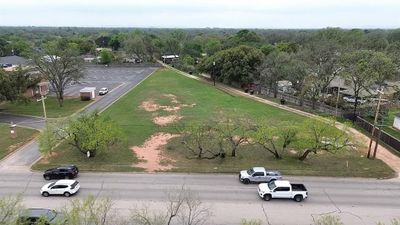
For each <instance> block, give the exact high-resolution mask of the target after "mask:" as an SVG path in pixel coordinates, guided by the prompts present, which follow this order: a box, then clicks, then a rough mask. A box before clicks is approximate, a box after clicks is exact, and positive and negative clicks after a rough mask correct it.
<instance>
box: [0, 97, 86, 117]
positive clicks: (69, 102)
mask: <svg viewBox="0 0 400 225" xmlns="http://www.w3.org/2000/svg"><path fill="white" fill-rule="evenodd" d="M45 102H46V112H47V117H48V118H59V117H65V116H69V115H71V114H73V113H74V112H76V111H78V110H79V109H81V108H83V107H85V106H86V105H87V104H89V103H90V102H91V101H81V100H80V98H68V99H64V105H63V107H60V106H59V105H58V101H57V99H56V98H55V97H51V96H49V97H47V99H46V100H45ZM0 112H7V113H13V114H21V115H31V116H43V106H42V102H37V101H36V99H31V100H30V101H29V102H27V103H22V102H14V103H12V102H7V103H3V104H0Z"/></svg>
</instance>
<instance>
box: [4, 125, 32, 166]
mask: <svg viewBox="0 0 400 225" xmlns="http://www.w3.org/2000/svg"><path fill="white" fill-rule="evenodd" d="M15 131H16V133H17V137H16V138H11V136H10V126H9V124H4V123H0V137H1V138H0V159H2V158H4V157H5V156H6V155H8V154H10V153H11V152H13V151H15V150H16V149H18V148H19V147H21V146H22V145H23V144H25V143H27V142H28V141H30V140H32V139H33V138H35V137H36V136H37V135H38V134H39V131H37V130H33V129H27V128H21V127H16V128H15Z"/></svg>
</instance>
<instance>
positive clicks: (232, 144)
mask: <svg viewBox="0 0 400 225" xmlns="http://www.w3.org/2000/svg"><path fill="white" fill-rule="evenodd" d="M215 129H216V131H217V132H219V133H220V137H222V140H225V141H227V142H228V146H229V148H230V152H231V156H232V157H235V156H236V151H237V149H238V147H239V146H240V145H242V144H244V143H246V142H248V141H249V133H250V132H251V131H254V130H255V126H254V125H253V124H252V123H251V121H250V120H247V119H229V118H228V119H224V120H222V122H220V123H218V125H217V127H216V128H215Z"/></svg>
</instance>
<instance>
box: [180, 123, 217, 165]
mask: <svg viewBox="0 0 400 225" xmlns="http://www.w3.org/2000/svg"><path fill="white" fill-rule="evenodd" d="M177 129H178V131H179V132H180V133H181V137H182V141H181V143H182V144H183V145H184V146H185V148H186V149H188V151H189V156H187V157H188V158H190V159H215V158H217V157H220V156H221V151H220V150H216V149H217V147H216V146H217V145H218V143H217V142H218V141H217V139H218V136H217V135H218V134H216V132H215V129H214V126H213V125H212V124H211V123H210V124H200V125H189V126H186V125H182V126H181V127H177Z"/></svg>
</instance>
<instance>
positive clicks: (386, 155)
mask: <svg viewBox="0 0 400 225" xmlns="http://www.w3.org/2000/svg"><path fill="white" fill-rule="evenodd" d="M163 65H164V66H165V67H167V68H169V69H172V70H174V71H176V72H178V73H180V74H182V75H184V76H186V77H189V78H192V79H196V80H199V81H202V82H204V83H207V84H209V85H213V82H212V81H210V80H207V79H205V78H202V77H198V76H193V75H190V74H188V73H185V72H182V71H180V70H177V69H175V68H173V67H170V66H169V65H166V64H163ZM216 88H218V89H220V90H222V91H225V92H228V93H231V94H234V95H237V96H242V97H245V98H249V99H253V100H255V101H258V102H261V103H264V104H267V105H271V106H274V107H277V108H280V109H283V110H286V111H290V112H293V113H296V114H299V115H302V116H305V117H308V118H313V119H316V120H319V121H323V122H327V121H328V119H326V118H324V117H321V116H318V115H315V114H311V113H308V112H304V111H301V110H298V109H294V108H290V107H288V106H286V105H281V104H279V103H276V102H272V101H269V100H267V99H264V98H260V97H257V96H255V95H250V94H248V93H245V92H243V91H242V90H239V89H236V88H233V87H230V86H227V85H224V84H221V83H216ZM336 127H337V128H338V129H341V130H344V129H345V125H344V124H342V123H340V122H336ZM347 131H348V132H349V135H351V136H353V137H356V139H357V140H359V141H360V142H362V143H365V144H369V140H370V138H369V137H368V136H366V135H364V134H363V133H361V132H360V131H358V130H357V129H354V128H347ZM374 145H375V144H374ZM363 150H364V151H365V149H363ZM366 150H367V149H366ZM364 153H365V154H366V153H367V152H364ZM376 157H377V158H378V159H380V160H382V161H383V162H385V163H386V164H387V165H388V166H390V167H391V168H392V169H393V170H394V171H395V172H396V173H397V178H399V175H400V157H398V156H397V155H395V154H393V153H392V152H391V151H389V150H388V149H386V148H385V147H383V146H382V145H379V147H378V150H377V154H376Z"/></svg>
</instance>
